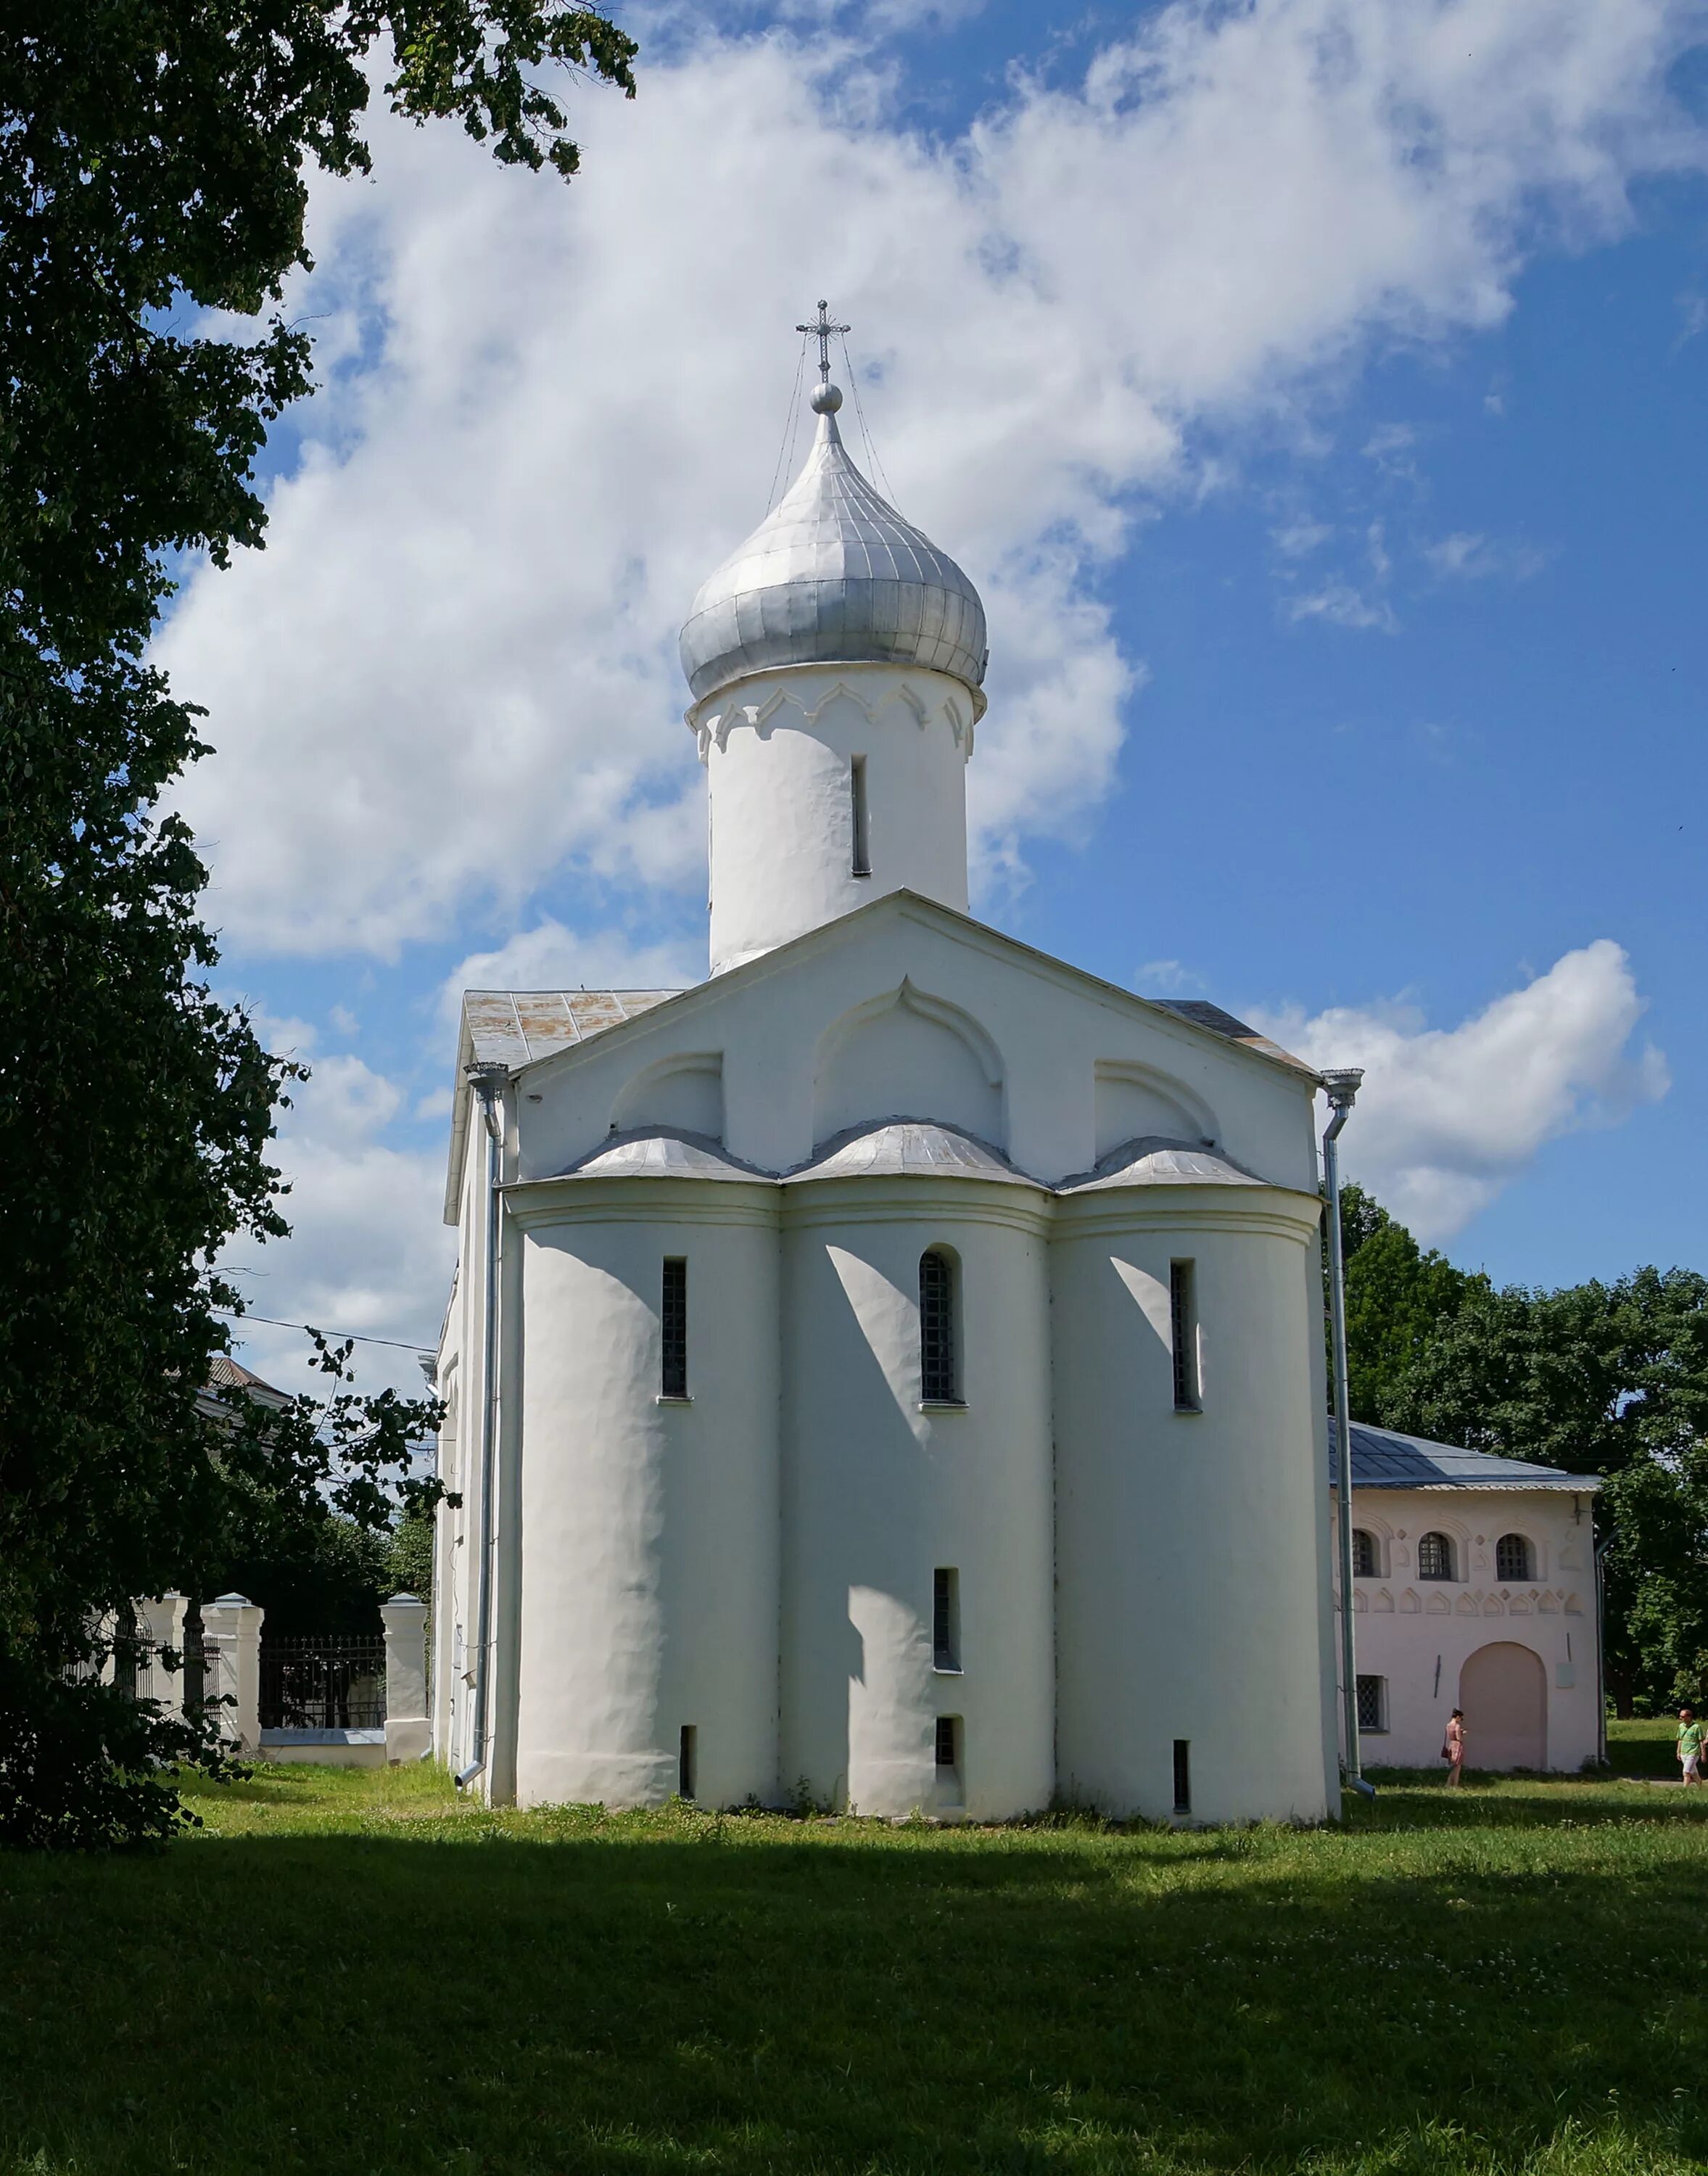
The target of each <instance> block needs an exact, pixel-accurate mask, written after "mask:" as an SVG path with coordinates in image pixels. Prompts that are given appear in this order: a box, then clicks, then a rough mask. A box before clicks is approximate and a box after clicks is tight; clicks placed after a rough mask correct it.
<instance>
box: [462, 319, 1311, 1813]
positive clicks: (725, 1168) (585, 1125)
mask: <svg viewBox="0 0 1708 2176" xmlns="http://www.w3.org/2000/svg"><path fill="white" fill-rule="evenodd" d="M821 314H822V313H821ZM840 402H841V395H840V393H839V391H838V389H837V388H836V387H835V385H834V384H831V383H830V378H829V371H828V365H827V364H826V363H825V362H824V349H823V347H822V345H821V364H820V383H819V386H818V388H817V390H816V391H815V392H814V394H813V400H812V405H813V409H814V411H816V414H817V416H818V419H819V420H818V427H817V436H816V439H815V442H814V443H813V448H812V451H811V453H810V455H809V457H808V460H807V463H806V465H805V467H804V468H803V470H802V472H801V474H800V476H799V477H798V479H797V481H796V482H795V483H794V485H793V486H792V487H791V489H790V490H789V492H787V494H786V497H785V498H783V499H782V501H781V503H780V504H779V505H778V506H777V508H776V509H775V512H774V513H772V514H770V516H769V517H768V519H767V520H765V521H764V523H763V524H762V525H761V526H760V527H759V530H756V531H755V533H754V534H753V536H751V537H750V538H749V539H748V541H747V542H746V543H745V544H743V545H742V547H740V549H739V550H738V551H737V552H735V553H734V554H733V555H732V557H731V558H729V559H728V560H726V563H724V565H723V566H722V567H721V568H719V569H718V571H717V572H716V573H715V574H713V575H712V576H711V578H710V580H708V581H707V582H706V584H705V585H704V588H703V589H702V590H701V591H700V593H699V596H698V597H697V598H696V599H695V601H694V607H693V609H692V611H691V612H690V613H689V615H688V623H687V625H686V626H685V628H683V637H682V655H683V668H684V671H685V672H686V674H687V677H688V686H689V688H690V690H691V692H692V696H693V702H692V706H691V708H690V709H689V710H688V714H687V716H688V725H689V726H690V727H691V728H692V730H693V732H694V737H695V740H696V742H697V744H698V748H699V759H700V761H701V763H702V764H704V766H705V768H706V771H707V775H708V782H709V790H710V878H711V882H710V923H711V931H710V936H711V957H710V967H711V971H710V976H709V977H708V979H707V980H705V981H704V982H700V983H698V984H696V985H695V986H694V987H692V988H688V989H683V990H597V991H590V990H585V989H577V990H565V991H546V992H541V991H530V992H519V991H471V992H470V993H468V994H467V996H466V998H465V1003H464V1009H463V1019H462V1026H461V1036H460V1049H459V1053H458V1078H459V1084H460V1088H459V1098H458V1104H457V1109H456V1116H455V1120H454V1129H453V1135H452V1144H451V1154H450V1168H449V1182H448V1188H447V1194H446V1204H445V1208H446V1216H447V1220H448V1221H450V1222H452V1223H454V1224H455V1225H456V1226H457V1227H458V1230H459V1233H460V1268H459V1271H458V1279H457V1283H456V1286H455V1288H454V1295H453V1298H452V1303H451V1307H450V1310H449V1317H448V1319H447V1325H446V1330H445V1336H444V1342H443V1349H442V1352H441V1353H440V1357H439V1368H438V1386H439V1389H440V1391H441V1394H442V1395H443V1397H444V1399H445V1401H446V1402H447V1407H448V1416H447V1419H446V1423H445V1426H444V1431H443V1439H442V1444H441V1471H442V1473H443V1477H444V1480H445V1482H446V1483H447V1485H448V1487H449V1488H450V1489H451V1490H452V1491H453V1492H454V1494H455V1496H456V1497H457V1499H459V1500H458V1502H457V1503H456V1504H454V1505H450V1504H448V1505H446V1506H445V1507H444V1508H443V1509H442V1510H441V1512H440V1515H439V1525H438V1551H437V1565H436V1574H435V1585H434V1596H435V1601H434V1610H433V1626H434V1657H433V1683H434V1687H435V1714H434V1717H433V1727H434V1745H435V1751H436V1753H437V1754H438V1757H439V1758H440V1759H442V1760H444V1761H445V1762H446V1763H447V1765H449V1767H450V1768H451V1769H452V1770H453V1771H454V1772H455V1773H456V1774H457V1775H458V1776H460V1778H461V1779H462V1780H463V1781H464V1782H465V1784H467V1785H468V1786H469V1787H471V1788H474V1789H477V1790H478V1791H479V1792H481V1793H482V1794H484V1795H485V1796H486V1797H487V1798H489V1799H491V1800H492V1801H493V1802H494V1803H521V1804H531V1803H541V1802H562V1801H602V1802H604V1803H606V1804H607V1805H610V1806H613V1807H620V1806H636V1805H647V1804H655V1803H660V1802H661V1801H663V1800H665V1799H666V1798H669V1797H670V1796H671V1795H672V1793H674V1792H678V1791H680V1792H683V1794H685V1795H688V1796H692V1797H694V1798H699V1799H701V1800H703V1801H704V1802H706V1803H712V1804H718V1805H727V1804H732V1803H741V1802H742V1801H746V1800H749V1799H753V1800H758V1801H759V1802H761V1803H767V1804H774V1803H781V1802H784V1801H786V1800H790V1799H794V1798H807V1799H810V1800H812V1801H813V1802H815V1803H821V1804H824V1805H828V1806H835V1807H841V1808H847V1809H851V1810H854V1811H857V1812H859V1813H862V1814H884V1815H891V1816H897V1815H905V1814H909V1813H911V1812H913V1811H915V1810H918V1811H921V1812H923V1813H925V1814H930V1815H934V1816H937V1817H940V1818H946V1819H956V1818H970V1819H975V1820H982V1819H998V1818H1002V1817H1004V1816H1008V1815H1013V1814H1021V1813H1024V1812H1027V1811H1030V1810H1036V1809H1041V1808H1043V1807H1045V1806H1047V1805H1048V1804H1049V1803H1051V1802H1052V1801H1053V1800H1059V1799H1067V1800H1077V1801H1081V1802H1084V1803H1087V1804H1092V1805H1096V1806H1100V1807H1102V1808H1104V1809H1107V1810H1109V1811H1111V1812H1113V1813H1117V1814H1135V1813H1136V1814H1144V1815H1150V1816H1156V1817H1161V1818H1164V1819H1168V1818H1172V1817H1176V1816H1181V1817H1189V1818H1191V1819H1193V1820H1240V1819H1249V1818H1253V1817H1259V1816H1275V1817H1278V1818H1283V1819H1286V1818H1297V1819H1303V1820H1311V1819H1319V1818H1321V1817H1322V1816H1324V1815H1325V1814H1330V1813H1332V1812H1334V1811H1335V1810H1336V1809H1337V1808H1338V1804H1339V1788H1340V1787H1339V1780H1338V1761H1337V1757H1336V1730H1335V1651H1334V1640H1335V1631H1334V1600H1333V1586H1332V1581H1331V1578H1330V1529H1329V1526H1328V1523H1327V1520H1326V1517H1325V1506H1326V1502H1327V1475H1328V1455H1329V1452H1328V1440H1327V1426H1326V1422H1325V1406H1326V1395H1325V1382H1324V1368H1323V1359H1322V1354H1323V1332H1322V1281H1321V1279H1322V1270H1321V1259H1320V1253H1319V1208H1320V1205H1319V1199H1318V1194H1317V1165H1316V1157H1315V1143H1314V1129H1313V1102H1312V1098H1313V1095H1314V1091H1315V1089H1316V1088H1317V1085H1318V1081H1317V1078H1316V1076H1315V1075H1314V1074H1313V1073H1312V1072H1311V1071H1310V1070H1309V1069H1308V1068H1307V1067H1305V1066H1304V1065H1303V1064H1300V1063H1299V1062H1298V1061H1297V1060H1296V1059H1294V1058H1290V1057H1288V1056H1287V1055H1286V1053H1284V1052H1282V1051H1281V1050H1278V1049H1276V1047H1274V1046H1273V1045H1272V1044H1270V1042H1266V1041H1265V1039H1264V1038H1263V1037H1262V1036H1259V1035H1258V1034H1256V1033H1254V1032H1253V1031H1251V1030H1250V1029H1248V1028H1247V1027H1245V1026H1244V1025H1242V1024H1241V1023H1240V1022H1239V1021H1237V1020H1233V1019H1232V1018H1231V1017H1230V1016H1229V1015H1227V1014H1225V1013H1222V1012H1221V1011H1219V1010H1218V1009H1216V1008H1215V1007H1213V1006H1210V1005H1203V1004H1159V1003H1153V1002H1149V1001H1146V1000H1145V999H1143V998H1138V997H1135V996H1134V995H1133V994H1131V993H1129V991H1126V990H1123V989H1119V988H1117V987H1114V986H1113V985H1112V984H1110V983H1108V982H1103V981H1101V980H1100V979H1099V978H1098V977H1097V976H1094V975H1089V974H1086V973H1085V972H1083V971H1081V970H1080V969H1079V968H1077V967H1074V966H1069V965H1068V964H1067V963H1065V962H1064V961H1062V960H1053V959H1051V958H1048V957H1047V956H1046V955H1043V954H1042V953H1040V952H1037V951H1036V950H1034V949H1031V948H1030V947H1029V946H1027V945H1025V944H1020V943H1017V942H1016V941H1015V940H1014V938H1011V937H1008V936H1004V934H1002V933H1000V932H999V931H998V930H995V929H993V928H988V927H987V926H986V925H985V924H983V923H982V922H978V921H976V920H974V919H973V918H972V917H971V916H970V914H969V913H968V911H967V859H966V767H967V765H968V764H969V763H971V762H973V761H975V760H976V741H977V732H978V726H979V721H980V720H981V718H982V715H983V712H984V709H985V698H984V695H983V694H982V683H983V680H984V676H985V664H986V656H987V652H986V643H985V620H984V612H983V608H982V605H981V603H980V601H979V598H978V596H977V594H976V591H975V590H974V589H973V586H972V585H971V582H970V581H969V580H968V579H967V578H966V575H965V574H963V573H962V572H961V570H960V568H958V567H957V566H956V565H955V563H954V562H953V561H952V560H951V559H949V558H948V557H947V556H946V555H945V554H944V552H941V551H939V550H938V548H937V547H936V546H935V545H933V544H932V543H931V542H930V541H928V540H927V538H926V537H925V536H922V534H921V533H920V531H919V530H917V529H915V528H913V527H911V525H909V524H908V523H907V522H906V521H904V520H902V519H901V517H900V515H899V514H897V513H896V512H895V509H893V508H892V507H890V506H889V505H888V504H887V503H885V501H884V499H883V498H880V497H879V496H878V493H877V492H875V491H874V490H873V487H872V486H871V485H870V484H869V483H868V481H867V480H866V479H865V477H864V476H862V474H861V473H860V471H859V470H858V469H857V468H856V466H855V465H854V464H853V462H852V461H851V460H850V458H849V455H848V454H847V452H846V449H845V448H844V445H843V443H842V439H841V437H840V433H839V432H838V428H837V422H836V415H837V410H838V408H839V407H840Z"/></svg>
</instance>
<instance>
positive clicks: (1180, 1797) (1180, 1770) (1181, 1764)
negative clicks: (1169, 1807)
mask: <svg viewBox="0 0 1708 2176" xmlns="http://www.w3.org/2000/svg"><path fill="white" fill-rule="evenodd" d="M1174 1810H1175V1812H1176V1813H1177V1814H1189V1813H1190V1812H1191V1811H1192V1740H1191V1739H1190V1738H1176V1739H1175V1741H1174Z"/></svg>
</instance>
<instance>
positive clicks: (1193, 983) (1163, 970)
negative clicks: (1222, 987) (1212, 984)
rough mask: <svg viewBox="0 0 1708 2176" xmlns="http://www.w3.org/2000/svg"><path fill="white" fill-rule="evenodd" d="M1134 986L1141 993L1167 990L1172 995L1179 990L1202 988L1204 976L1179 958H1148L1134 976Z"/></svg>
mask: <svg viewBox="0 0 1708 2176" xmlns="http://www.w3.org/2000/svg"><path fill="white" fill-rule="evenodd" d="M1133 987H1134V989H1136V990H1138V991H1139V992H1140V993H1141V994H1142V993H1144V992H1145V991H1146V990H1165V991H1167V993H1169V994H1170V995H1171V996H1172V994H1173V993H1174V992H1175V991H1177V990H1186V989H1198V990H1201V989H1202V988H1203V987H1204V977H1203V976H1201V975H1197V974H1194V972H1193V971H1192V969H1191V968H1190V967H1189V966H1186V965H1185V964H1184V962H1183V961H1182V960H1146V961H1145V964H1144V966H1142V967H1140V970H1139V971H1138V973H1137V974H1136V975H1135V976H1134V977H1133Z"/></svg>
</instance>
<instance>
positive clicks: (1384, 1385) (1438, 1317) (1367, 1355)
mask: <svg viewBox="0 0 1708 2176" xmlns="http://www.w3.org/2000/svg"><path fill="white" fill-rule="evenodd" d="M1341 1248H1342V1251H1343V1254H1344V1257H1345V1260H1346V1358H1347V1367H1348V1372H1349V1374H1350V1377H1351V1392H1352V1411H1353V1412H1354V1413H1356V1414H1357V1415H1358V1417H1360V1418H1361V1419H1368V1420H1379V1419H1381V1418H1382V1417H1384V1413H1385V1412H1386V1408H1387V1404H1388V1401H1389V1399H1390V1397H1391V1396H1392V1395H1393V1393H1394V1391H1395V1387H1396V1385H1397V1384H1398V1383H1399V1381H1400V1379H1401V1376H1403V1375H1404V1374H1405V1372H1406V1368H1408V1367H1409V1366H1410V1365H1411V1364H1412V1362H1413V1361H1414V1360H1416V1359H1417V1357H1418V1356H1419V1354H1420V1353H1422V1352H1423V1350H1424V1348H1425V1347H1426V1346H1428V1343H1429V1341H1430V1339H1431V1338H1432V1337H1433V1336H1434V1334H1435V1332H1436V1331H1437V1330H1438V1329H1439V1327H1440V1325H1442V1324H1443V1323H1444V1322H1446V1321H1448V1320H1450V1319H1451V1318H1452V1317H1453V1316H1454V1315H1455V1314H1457V1313H1458V1311H1459V1309H1460V1308H1461V1306H1463V1304H1464V1303H1465V1299H1466V1294H1467V1293H1468V1292H1470V1291H1471V1288H1472V1287H1474V1286H1477V1285H1478V1284H1480V1283H1481V1282H1482V1280H1480V1279H1478V1278H1476V1277H1474V1276H1468V1275H1467V1274H1466V1271H1465V1270H1459V1269H1455V1267H1454V1265H1453V1264H1452V1263H1451V1262H1450V1261H1449V1260H1448V1259H1447V1258H1446V1256H1445V1255H1444V1254H1438V1253H1437V1252H1436V1251H1435V1250H1434V1249H1433V1248H1431V1249H1430V1250H1429V1251H1428V1253H1427V1254H1426V1253H1425V1252H1424V1250H1423V1249H1422V1248H1421V1247H1420V1246H1419V1245H1418V1244H1417V1241H1416V1239H1414V1238H1412V1234H1411V1233H1410V1232H1408V1231H1407V1230H1406V1227H1405V1226H1404V1225H1403V1224H1401V1223H1398V1222H1396V1221H1395V1219H1394V1218H1393V1217H1391V1216H1390V1215H1389V1214H1388V1212H1387V1210H1385V1209H1384V1208H1383V1207H1382V1205H1381V1204H1380V1203H1379V1201H1377V1200H1374V1198H1373V1196H1372V1195H1370V1194H1366V1193H1365V1191H1364V1189H1363V1187H1361V1186H1357V1185H1354V1184H1346V1185H1343V1186H1342V1187H1341Z"/></svg>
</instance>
